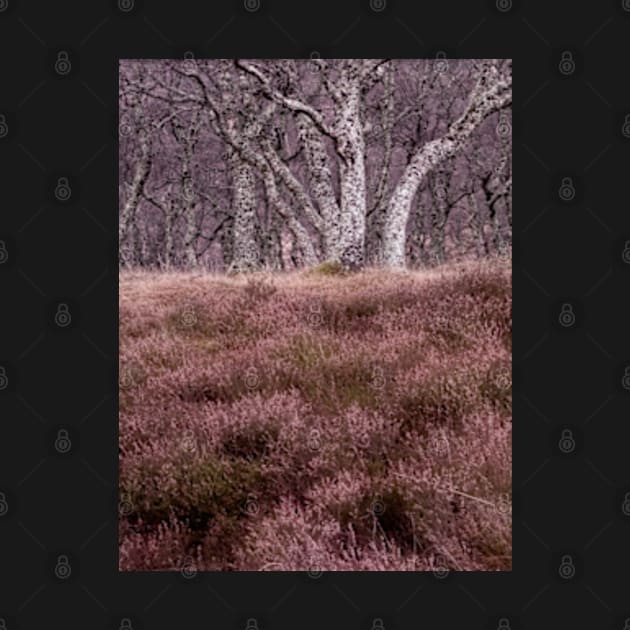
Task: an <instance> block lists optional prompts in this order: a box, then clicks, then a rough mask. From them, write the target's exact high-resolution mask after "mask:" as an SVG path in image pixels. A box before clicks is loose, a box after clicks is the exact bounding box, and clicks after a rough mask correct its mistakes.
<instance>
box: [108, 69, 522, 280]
mask: <svg viewBox="0 0 630 630" xmlns="http://www.w3.org/2000/svg"><path fill="white" fill-rule="evenodd" d="M119 81H120V86H119V88H120V99H119V106H120V129H119V131H120V162H119V182H120V188H119V204H120V222H119V249H120V265H121V267H147V268H157V269H173V268H175V269H191V268H203V269H207V270H211V271H219V272H220V271H228V272H232V271H249V270H257V269H266V270H290V269H294V268H299V267H303V266H308V265H313V264H317V263H322V262H333V263H339V264H340V265H341V266H343V268H346V269H358V268H361V267H363V266H366V265H369V266H382V267H387V268H403V267H420V266H429V265H436V264H440V263H442V262H444V261H446V260H452V259H457V258H465V257H483V256H486V255H489V254H493V253H503V252H505V251H507V250H509V247H510V241H511V233H512V194H511V193H512V165H511V136H512V133H511V103H512V89H511V86H512V79H511V61H509V60H497V59H494V60H451V59H434V60H388V59H367V60H360V59H359V60H357V59H342V60H324V59H319V58H313V59H306V60H241V59H232V60H196V59H193V58H189V59H188V58H187V59H183V60H160V61H157V60H137V61H136V60H125V61H121V63H120V75H119Z"/></svg>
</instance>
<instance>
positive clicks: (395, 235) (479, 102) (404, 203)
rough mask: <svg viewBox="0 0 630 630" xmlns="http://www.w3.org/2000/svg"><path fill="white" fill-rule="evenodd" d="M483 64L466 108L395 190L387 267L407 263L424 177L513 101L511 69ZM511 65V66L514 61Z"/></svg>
mask: <svg viewBox="0 0 630 630" xmlns="http://www.w3.org/2000/svg"><path fill="white" fill-rule="evenodd" d="M479 66H480V67H479V70H478V76H477V80H476V83H475V86H474V88H473V90H472V91H471V93H470V96H469V101H468V105H467V107H466V108H465V110H464V112H463V113H462V114H461V116H460V117H459V118H458V119H457V120H455V121H454V122H453V123H452V124H451V126H450V127H449V130H448V132H447V133H446V134H445V135H444V136H442V137H440V138H438V139H436V140H433V141H431V142H428V143H426V144H425V145H423V146H420V147H418V148H417V150H416V151H415V153H414V155H413V157H412V159H411V161H410V162H409V164H408V165H407V167H406V169H405V171H404V172H403V174H402V176H401V178H400V180H399V182H398V184H397V185H396V188H395V189H394V192H393V193H392V196H391V198H390V200H389V204H388V207H387V211H386V216H385V227H384V236H383V239H384V245H383V262H384V264H385V266H387V267H393V268H403V267H404V266H405V235H406V226H407V220H408V219H409V213H410V211H411V202H412V199H413V197H414V195H415V194H416V192H417V190H418V187H419V185H420V183H421V182H422V180H423V179H424V178H425V177H426V176H427V174H428V173H429V172H430V171H431V170H432V169H433V168H434V167H435V166H436V165H437V164H439V163H440V162H442V161H443V160H445V159H447V158H448V157H450V156H452V155H454V154H455V153H456V152H457V151H458V150H459V149H460V148H461V147H462V145H463V144H464V142H465V141H466V140H467V139H468V138H469V137H470V135H471V134H472V133H473V131H474V130H475V129H476V128H477V126H478V125H479V124H480V123H481V122H482V120H483V119H484V118H485V117H486V116H488V115H489V114H491V113H493V112H495V111H497V110H499V109H501V108H502V107H505V106H506V105H508V104H510V103H511V102H512V79H511V72H509V71H505V72H504V73H501V72H500V71H499V68H498V66H497V64H496V63H494V62H492V61H485V60H484V61H483V62H481V63H480V64H479ZM509 66H510V68H509V69H511V64H509ZM506 70H508V69H507V68H506Z"/></svg>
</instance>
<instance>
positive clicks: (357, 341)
mask: <svg viewBox="0 0 630 630" xmlns="http://www.w3.org/2000/svg"><path fill="white" fill-rule="evenodd" d="M511 304H512V301H511V269H510V266H509V263H508V262H501V261H494V262H492V263H467V264H465V265H460V266H454V267H449V268H446V269H442V270H438V271H435V272H430V273H429V272H409V273H401V274H392V273H385V272H377V271H368V272H364V273H361V274H359V275H354V276H348V277H345V276H334V275H333V276H328V275H323V274H315V273H310V274H309V273H300V274H289V275H284V276H283V275H275V276H267V277H264V276H256V277H253V278H252V277H250V278H249V279H247V278H241V277H237V278H227V277H221V276H210V275H200V274H196V275H195V274H183V273H173V274H151V273H129V272H128V273H124V274H121V277H120V449H121V455H120V491H121V504H120V505H121V517H120V568H121V570H154V569H176V570H177V569H182V568H186V567H188V568H195V569H196V570H302V571H325V570H434V571H439V570H444V569H451V570H509V569H510V568H511V556H512V539H511V462H512V457H511V455H512V449H511V428H512V422H511V414H512V393H511V333H512V318H511Z"/></svg>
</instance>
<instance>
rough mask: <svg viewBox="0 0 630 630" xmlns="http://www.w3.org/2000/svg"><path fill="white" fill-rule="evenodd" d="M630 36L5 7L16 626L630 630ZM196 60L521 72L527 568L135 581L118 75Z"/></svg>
mask: <svg viewBox="0 0 630 630" xmlns="http://www.w3.org/2000/svg"><path fill="white" fill-rule="evenodd" d="M580 11H581V12H580ZM629 27H630V2H627V1H626V0H617V1H616V2H604V3H599V4H595V3H593V4H592V5H591V6H589V7H588V9H584V8H581V9H578V5H576V4H575V3H573V4H571V5H566V6H565V5H557V7H556V8H555V9H554V12H553V13H552V12H550V10H549V9H548V8H546V7H544V6H539V7H534V6H529V5H526V4H525V3H524V2H519V1H518V0H496V2H495V1H492V2H483V3H481V2H475V3H462V4H461V6H460V7H455V6H452V5H451V4H450V3H438V2H434V3H432V4H431V5H429V4H427V3H412V2H405V3H403V2H402V1H401V0H366V1H363V0H361V1H360V2H353V3H348V4H347V5H342V4H340V3H333V2H317V3H314V4H301V3H298V2H289V1H288V0H283V1H280V0H232V1H231V2H220V3H193V2H180V3H177V5H175V6H174V5H172V4H167V3H159V2H149V1H148V0H143V1H141V0H117V1H114V2H107V3H105V2H100V3H94V4H91V3H79V2H69V1H68V2H65V3H62V4H61V5H60V4H59V3H47V4H45V3H40V4H39V5H38V4H37V3H35V2H30V3H27V2H25V1H19V0H0V67H2V77H3V84H2V91H1V92H0V178H1V180H0V181H1V182H2V201H3V203H2V209H1V210H0V287H1V289H2V306H1V307H0V318H1V319H0V331H1V332H0V335H1V339H2V342H1V343H0V432H1V433H0V576H1V583H2V587H1V588H0V628H6V629H7V630H13V629H14V628H30V627H42V626H43V625H44V624H45V625H46V626H54V627H63V628H68V629H69V628H74V627H76V628H84V627H90V628H116V629H119V628H120V629H122V630H124V629H125V628H126V629H127V630H130V629H133V630H138V629H140V630H142V629H143V628H172V627H187V628H208V627H226V628H235V629H236V628H240V629H242V630H257V629H260V630H266V629H267V628H282V627H287V628H289V627H291V628H292V627H295V626H296V625H299V626H300V627H305V628H311V627H312V628H322V627H331V626H334V627H344V628H366V629H368V630H369V629H371V630H379V629H380V628H384V629H386V630H390V628H392V629H395V628H403V627H412V624H413V627H417V625H418V624H425V625H428V626H430V627H444V628H446V627H448V628H461V627H466V628H492V629H504V630H508V629H511V630H518V629H519V628H537V629H538V628H558V627H559V626H562V627H597V628H611V629H612V628H618V629H619V630H623V629H624V628H628V627H630V604H629V603H628V599H627V579H628V572H629V569H628V567H630V547H629V546H628V544H627V540H628V533H629V528H630V469H629V468H628V464H627V462H628V457H627V454H626V453H627V445H628V443H629V441H628V437H629V428H628V426H629V425H628V422H627V410H628V400H630V347H629V346H630V344H629V342H628V335H627V332H626V328H627V322H628V321H630V317H628V315H629V313H628V310H629V306H628V304H629V303H628V301H627V300H623V299H621V298H622V296H623V295H624V292H623V291H622V289H625V288H626V287H627V283H628V280H629V279H630V213H628V212H627V210H626V209H625V208H624V206H625V204H626V203H627V201H626V200H627V198H628V194H627V190H626V188H627V182H628V177H627V173H626V171H627V164H628V157H629V152H630V97H629V96H628V90H627V80H626V79H625V77H626V76H627V72H624V70H625V69H626V68H625V65H626V64H627V63H628V62H627V60H628V59H630V38H629V37H628V32H629V31H628V28H629ZM189 52H192V54H193V56H195V57H197V58H204V57H207V58H218V57H236V56H238V57H249V58H272V57H278V58H282V57H295V58H305V57H309V56H314V55H320V56H321V57H384V56H386V57H396V58H417V57H436V56H437V55H438V53H440V54H441V53H442V52H444V53H445V55H446V57H447V58H453V57H466V58H482V57H483V58H487V57H495V58H496V57H499V58H511V59H513V60H514V63H513V68H514V104H513V159H514V170H515V172H516V178H515V179H516V184H515V186H514V204H515V208H514V242H513V311H514V338H513V377H514V378H513V383H514V408H513V418H514V437H513V450H514V467H513V473H514V481H513V487H514V492H513V523H514V525H513V557H514V560H513V567H514V568H513V571H512V572H510V573H445V574H438V573H436V574H432V573H381V574H378V573H335V572H324V573H321V574H320V573H196V572H195V571H182V572H180V573H170V574H167V573H153V574H148V573H139V574H134V573H119V572H118V549H117V547H118V528H117V522H118V513H119V510H120V509H124V506H121V505H120V504H119V500H118V478H117V473H118V470H117V469H118V444H117V442H118V413H117V404H118V402H117V401H118V361H117V347H118V310H117V295H118V253H117V250H118V243H117V240H118V238H117V234H118V232H117V226H118V212H117V208H118V111H117V101H118V61H119V59H125V58H166V57H177V58H183V57H184V55H185V54H186V53H189Z"/></svg>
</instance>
